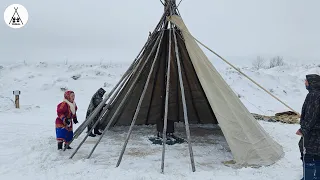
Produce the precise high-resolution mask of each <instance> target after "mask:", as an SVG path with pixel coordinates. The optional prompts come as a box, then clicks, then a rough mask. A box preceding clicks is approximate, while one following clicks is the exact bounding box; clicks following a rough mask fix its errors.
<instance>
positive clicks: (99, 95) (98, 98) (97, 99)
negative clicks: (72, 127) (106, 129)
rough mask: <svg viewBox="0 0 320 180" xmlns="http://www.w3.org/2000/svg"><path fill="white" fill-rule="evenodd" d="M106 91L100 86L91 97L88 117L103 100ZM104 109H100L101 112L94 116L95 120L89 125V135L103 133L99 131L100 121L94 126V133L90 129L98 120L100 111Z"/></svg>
mask: <svg viewBox="0 0 320 180" xmlns="http://www.w3.org/2000/svg"><path fill="white" fill-rule="evenodd" d="M105 92H106V91H105V90H104V89H103V88H99V89H98V90H97V92H95V93H94V94H93V96H92V98H91V101H90V104H89V107H88V110H87V114H86V119H87V118H88V117H89V116H90V114H91V113H92V112H93V111H94V110H95V108H96V107H97V106H98V105H99V104H100V103H101V102H102V100H103V95H104V93H105ZM102 110H103V109H101V110H100V112H99V113H98V114H97V116H96V117H94V118H93V120H92V121H91V122H90V124H89V125H88V133H89V136H91V137H95V136H96V135H101V134H102V133H101V132H99V129H100V124H99V123H98V124H97V125H96V127H94V130H93V133H92V131H90V130H91V129H92V127H93V125H94V124H95V123H96V122H97V121H98V119H99V116H100V113H101V112H102Z"/></svg>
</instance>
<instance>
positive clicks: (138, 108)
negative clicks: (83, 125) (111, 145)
mask: <svg viewBox="0 0 320 180" xmlns="http://www.w3.org/2000/svg"><path fill="white" fill-rule="evenodd" d="M163 34H164V32H161V40H160V43H159V45H158V49H157V52H156V55H155V57H154V59H153V62H152V65H151V68H150V71H149V74H148V77H147V81H146V82H145V84H144V88H143V91H142V94H141V96H140V99H139V102H138V106H137V109H136V111H135V113H134V116H133V119H132V122H131V126H130V129H129V132H128V134H127V138H126V141H125V143H124V145H123V147H122V150H121V153H120V156H119V159H118V162H117V165H116V167H118V166H119V165H120V163H121V160H122V157H123V154H124V151H125V149H126V147H127V144H128V141H129V138H130V135H131V133H132V129H133V126H134V124H135V123H136V120H137V118H138V114H139V112H140V108H141V105H142V101H143V99H144V96H145V94H146V92H147V88H148V85H149V81H150V78H151V74H152V73H153V69H154V65H155V62H156V61H157V58H158V55H159V50H160V47H161V43H162V38H163Z"/></svg>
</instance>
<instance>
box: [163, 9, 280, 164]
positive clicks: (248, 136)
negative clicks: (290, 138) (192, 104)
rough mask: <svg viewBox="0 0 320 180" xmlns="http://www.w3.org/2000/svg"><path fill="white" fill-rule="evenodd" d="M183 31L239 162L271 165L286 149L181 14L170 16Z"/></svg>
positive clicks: (212, 104) (202, 80)
mask: <svg viewBox="0 0 320 180" xmlns="http://www.w3.org/2000/svg"><path fill="white" fill-rule="evenodd" d="M168 19H169V21H171V22H172V23H174V24H175V25H176V26H178V28H179V29H180V30H181V31H182V34H183V38H184V40H185V44H186V47H187V51H188V53H189V56H190V58H191V61H192V63H193V66H194V68H195V71H196V73H197V75H198V78H199V80H200V83H201V85H202V88H203V90H204V92H205V94H206V96H207V98H208V101H209V103H210V105H211V108H212V110H213V112H214V113H215V115H216V117H217V120H218V122H219V126H220V127H221V130H222V132H223V134H224V136H225V138H226V140H227V143H228V145H229V147H230V149H231V151H232V154H233V157H234V160H235V161H236V163H237V164H239V165H258V166H260V165H271V164H273V163H275V162H276V161H277V160H279V159H280V158H281V157H282V156H283V154H284V152H283V149H282V146H280V145H279V144H278V143H277V142H275V141H274V140H273V139H272V138H271V137H270V136H269V134H268V133H267V132H266V131H265V130H264V129H263V128H262V127H261V126H260V124H259V123H258V122H257V120H256V119H254V117H253V116H252V115H251V114H250V112H249V111H248V110H247V108H246V107H245V106H244V105H243V104H242V102H241V101H240V100H239V98H238V96H236V94H235V93H234V92H233V91H232V89H231V88H230V87H229V85H228V84H227V83H226V82H225V81H224V79H223V78H222V77H221V76H220V74H219V73H218V71H217V70H216V69H215V68H214V67H213V65H212V64H211V62H210V61H209V59H208V58H207V57H206V55H205V54H204V52H203V51H202V50H201V49H200V47H199V46H198V44H197V43H196V41H195V40H194V38H193V37H192V35H191V34H190V32H189V31H188V29H187V27H186V25H185V24H184V22H183V20H182V18H181V17H179V16H176V15H173V16H170V17H168Z"/></svg>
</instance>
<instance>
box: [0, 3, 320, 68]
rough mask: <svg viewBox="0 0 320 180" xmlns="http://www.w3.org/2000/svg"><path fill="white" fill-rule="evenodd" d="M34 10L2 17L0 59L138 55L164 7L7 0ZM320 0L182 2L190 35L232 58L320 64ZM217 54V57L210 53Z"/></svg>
mask: <svg viewBox="0 0 320 180" xmlns="http://www.w3.org/2000/svg"><path fill="white" fill-rule="evenodd" d="M12 3H19V4H22V5H23V6H25V7H26V8H27V10H28V12H29V21H28V24H27V25H25V26H24V27H23V28H21V29H11V28H9V27H8V26H7V25H6V24H5V22H4V20H3V18H1V19H0V62H4V61H12V62H17V61H19V62H22V61H23V60H26V61H64V60H65V59H66V58H67V59H68V60H69V61H100V59H101V58H103V59H104V61H128V62H130V61H133V59H134V58H135V56H136V55H137V54H138V52H139V51H140V49H141V48H142V46H143V44H144V43H145V41H146V39H147V36H148V32H149V31H152V30H153V29H154V27H155V25H156V24H157V23H158V21H159V19H160V16H161V14H162V12H163V6H162V5H161V4H160V1H159V0H134V1H133V0H122V1H120V0H119V1H106V0H95V1H88V0H69V1H63V0H55V1H44V0H16V1H15V2H12V0H1V1H0V10H1V11H2V12H4V10H5V9H6V7H7V6H9V5H10V4H12ZM319 7H320V1H319V0H308V1H301V0H241V1H239V0H183V2H182V4H181V6H180V7H179V10H180V13H181V15H182V18H183V19H184V21H185V23H186V25H187V26H188V28H189V30H190V31H191V33H192V34H193V35H194V36H195V37H197V38H198V39H199V40H201V41H202V42H203V43H205V44H206V45H208V46H209V47H210V48H212V49H213V50H215V51H217V52H218V53H219V54H220V55H222V56H223V57H228V58H231V59H232V61H233V62H235V61H237V60H239V59H243V58H255V57H256V56H257V55H261V56H274V55H280V56H284V57H285V59H286V60H290V59H291V58H292V59H299V60H310V59H313V60H318V62H320V54H319V53H318V52H319V49H320V24H319V18H320V11H319ZM209 56H213V55H209Z"/></svg>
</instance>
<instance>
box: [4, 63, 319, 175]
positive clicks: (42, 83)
mask: <svg viewBox="0 0 320 180" xmlns="http://www.w3.org/2000/svg"><path fill="white" fill-rule="evenodd" d="M128 66H129V63H128V64H124V63H122V64H117V63H108V64H99V63H96V64H94V63H91V64H90V63H83V64H80V63H72V64H65V63H60V62H56V63H47V62H39V63H31V64H27V63H16V64H3V65H1V66H0V136H1V137H2V138H1V140H0V162H1V163H0V179H32V180H34V179H39V180H40V179H41V180H43V179H70V178H71V179H86V180H88V179H124V180H125V179H148V180H149V179H175V180H176V179H196V178H197V179H215V180H219V179H221V180H222V179H223V180H227V179H231V180H232V179H239V180H241V179H243V180H249V179H259V180H267V179H273V180H278V179H279V180H280V179H299V178H301V174H302V164H301V161H300V159H299V157H300V155H299V150H298V145H297V144H298V141H299V137H298V136H296V135H295V132H296V130H297V129H298V128H299V125H297V124H282V123H271V122H263V121H259V123H260V124H261V125H262V126H263V127H264V128H265V130H266V131H267V132H268V133H269V134H270V135H271V136H272V137H273V138H274V139H275V140H276V141H277V142H279V143H280V144H281V145H282V146H283V148H284V151H285V156H284V157H283V158H282V159H281V160H280V161H278V162H276V163H275V164H274V165H271V166H268V167H260V168H251V167H243V168H233V167H229V166H225V165H223V163H222V162H223V161H228V160H231V159H232V154H231V152H230V150H229V148H228V145H227V143H226V141H225V139H224V137H223V135H222V134H221V131H220V130H219V128H218V127H216V126H210V125H206V126H197V125H192V126H191V137H192V145H193V151H194V157H195V165H196V172H192V170H191V165H190V157H189V151H188V146H187V144H186V143H184V144H177V145H174V146H166V158H165V168H164V174H162V173H161V172H160V167H161V152H162V146H159V145H152V144H151V143H150V142H149V141H148V137H149V136H151V135H154V134H155V127H154V126H136V127H134V129H133V133H132V135H131V138H130V141H129V143H128V146H127V149H126V151H125V154H124V156H123V159H122V162H121V164H120V166H119V167H118V168H116V167H115V166H116V163H117V160H118V157H119V154H120V152H121V149H122V146H123V143H124V140H125V138H126V135H127V132H128V127H115V128H112V129H111V130H110V131H108V132H107V133H106V134H105V136H104V137H103V138H102V141H101V143H100V144H99V145H98V146H97V149H96V150H95V151H94V153H93V155H92V157H91V158H90V159H87V156H88V154H89V152H90V151H91V149H92V147H93V146H94V144H95V142H96V141H97V139H98V138H97V137H95V138H92V137H89V138H88V139H87V141H86V142H85V143H84V145H83V146H82V147H81V148H80V150H79V151H78V153H77V154H76V155H75V156H74V157H73V159H69V157H70V155H71V153H72V152H73V150H67V151H65V152H61V151H60V152H59V151H57V150H56V149H57V144H56V140H55V129H54V128H55V126H54V122H55V118H56V105H57V104H58V103H59V102H60V101H61V100H62V98H63V91H62V89H64V88H68V89H72V90H74V91H75V93H76V103H77V105H78V107H79V110H78V120H79V121H80V122H83V120H84V118H85V113H86V109H87V106H88V103H89V101H90V98H91V96H92V94H93V93H94V92H95V91H96V90H97V89H98V88H99V87H104V88H105V89H106V90H107V92H108V91H110V90H111V89H112V87H113V85H115V84H116V82H117V81H118V80H119V79H120V78H121V76H122V74H123V73H124V72H125V70H126V68H127V67H128ZM217 69H218V71H219V72H220V73H221V75H222V76H223V78H224V79H225V80H226V81H227V83H228V84H229V85H230V86H231V87H232V89H233V90H234V91H235V92H236V93H237V94H239V96H240V99H241V101H242V102H243V103H244V104H245V106H246V107H247V108H248V109H249V110H250V112H254V113H259V114H266V115H273V114H274V113H276V112H280V111H287V110H288V108H286V107H285V106H284V105H282V104H281V103H279V102H277V101H276V100H274V99H273V98H271V97H270V96H269V95H268V94H267V93H265V92H264V91H262V90H261V89H258V87H257V86H255V85H254V84H252V83H251V82H250V81H249V80H247V79H246V78H245V77H243V76H241V75H239V73H238V72H236V71H235V70H233V69H230V68H229V67H226V66H218V67H217ZM240 69H241V70H242V71H243V72H244V73H246V74H248V75H249V76H250V77H252V78H253V79H254V80H256V81H257V82H258V83H261V85H262V86H264V87H265V88H266V89H268V90H271V89H272V91H273V94H274V95H276V96H277V97H279V98H280V99H281V100H283V101H284V102H286V103H287V104H288V105H290V106H291V107H292V108H294V109H295V110H296V111H298V112H299V111H300V108H301V106H302V103H303V101H304V98H305V95H306V94H307V91H306V90H305V88H304V84H303V83H304V79H305V75H306V74H308V73H317V74H320V67H319V66H318V65H316V64H309V65H301V64H300V65H299V64H291V65H290V64H289V65H285V66H282V67H275V68H272V69H260V70H254V69H253V68H249V67H241V68H240ZM73 76H74V77H78V79H76V80H74V79H73V78H72V77H73ZM13 90H20V91H21V96H20V106H21V108H20V109H15V108H14V104H13V100H14V98H13V95H12V91H13ZM78 126H79V124H77V125H75V129H76V128H77V127H78ZM177 135H178V136H181V137H185V129H184V126H182V125H181V124H178V127H177ZM83 137H84V133H83V134H82V135H81V136H80V137H79V138H78V139H76V140H75V141H74V143H73V144H72V147H73V148H75V147H76V146H77V145H78V144H79V143H80V142H81V140H82V139H83Z"/></svg>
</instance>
